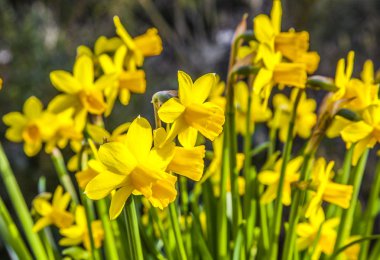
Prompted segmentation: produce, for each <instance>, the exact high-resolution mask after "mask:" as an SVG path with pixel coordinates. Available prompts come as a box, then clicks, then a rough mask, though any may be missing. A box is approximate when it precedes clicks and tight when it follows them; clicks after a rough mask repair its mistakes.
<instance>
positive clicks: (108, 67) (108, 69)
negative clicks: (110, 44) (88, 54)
mask: <svg viewBox="0 0 380 260" xmlns="http://www.w3.org/2000/svg"><path fill="white" fill-rule="evenodd" d="M99 63H100V66H101V67H102V70H103V71H104V73H105V74H111V73H114V72H116V68H115V65H114V64H113V62H112V59H111V58H110V56H108V55H107V54H102V55H100V56H99Z"/></svg>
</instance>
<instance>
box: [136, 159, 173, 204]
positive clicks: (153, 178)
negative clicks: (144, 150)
mask: <svg viewBox="0 0 380 260" xmlns="http://www.w3.org/2000/svg"><path fill="white" fill-rule="evenodd" d="M166 176H167V173H166V172H164V171H161V170H159V169H157V168H154V167H152V166H148V167H147V166H146V165H138V166H137V167H136V168H135V169H134V170H133V172H132V173H131V175H130V181H131V183H132V185H133V187H134V188H135V189H136V190H137V191H138V192H141V194H143V195H144V196H145V197H146V198H150V196H152V185H153V184H154V183H155V182H157V181H158V180H162V179H164V178H166Z"/></svg>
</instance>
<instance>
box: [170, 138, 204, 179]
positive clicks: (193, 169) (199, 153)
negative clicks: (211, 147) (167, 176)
mask: <svg viewBox="0 0 380 260" xmlns="http://www.w3.org/2000/svg"><path fill="white" fill-rule="evenodd" d="M205 153H206V151H205V146H204V145H200V146H196V147H194V148H183V147H176V148H175V153H174V157H173V159H172V161H171V162H170V164H169V165H168V170H170V171H173V172H175V173H177V174H180V175H183V176H186V177H187V178H190V179H192V180H194V181H199V180H200V179H201V178H202V174H203V168H204V161H203V158H204V156H205Z"/></svg>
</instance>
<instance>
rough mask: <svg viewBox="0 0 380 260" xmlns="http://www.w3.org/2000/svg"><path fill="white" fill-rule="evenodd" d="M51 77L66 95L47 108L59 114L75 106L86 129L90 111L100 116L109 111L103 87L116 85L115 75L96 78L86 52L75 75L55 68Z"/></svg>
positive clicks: (77, 119)
mask: <svg viewBox="0 0 380 260" xmlns="http://www.w3.org/2000/svg"><path fill="white" fill-rule="evenodd" d="M50 80H51V82H52V84H53V85H54V87H55V88H56V89H57V90H59V91H62V92H64V94H60V95H58V96H56V97H55V98H54V99H53V100H52V101H51V102H50V104H49V107H48V110H49V111H52V112H55V113H59V112H62V111H63V110H66V109H68V108H74V109H75V120H76V123H77V124H78V125H79V126H80V127H79V128H81V129H83V128H84V125H85V122H86V118H87V113H90V114H95V115H101V114H103V113H104V112H105V111H106V108H107V105H106V103H105V101H104V97H103V90H104V89H105V88H106V87H109V86H112V85H113V84H114V80H115V75H113V74H112V75H103V76H101V77H100V78H99V79H97V80H95V79H94V65H93V61H92V60H91V58H90V57H88V56H86V55H83V56H80V57H79V58H78V59H77V60H76V61H75V64H74V72H73V74H71V73H69V72H66V71H63V70H56V71H53V72H51V73H50Z"/></svg>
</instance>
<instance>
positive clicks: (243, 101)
mask: <svg viewBox="0 0 380 260" xmlns="http://www.w3.org/2000/svg"><path fill="white" fill-rule="evenodd" d="M234 88H235V106H236V114H235V115H236V131H237V132H238V133H240V134H242V135H244V134H245V132H246V116H247V110H248V95H252V99H251V100H252V101H251V104H250V106H251V110H252V112H251V117H250V122H251V126H252V127H251V128H252V129H251V130H252V132H254V126H255V123H261V122H266V121H267V120H269V119H270V118H271V116H272V111H271V110H270V109H269V108H268V106H264V103H263V101H262V99H261V98H260V97H259V96H258V95H255V94H253V93H251V94H249V93H248V91H249V90H248V86H247V84H246V83H245V82H244V81H239V82H238V83H236V84H235V86H234Z"/></svg>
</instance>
